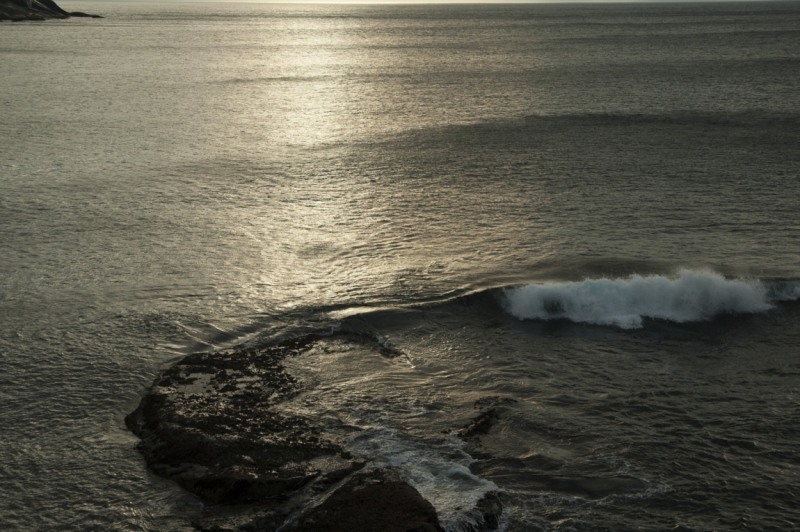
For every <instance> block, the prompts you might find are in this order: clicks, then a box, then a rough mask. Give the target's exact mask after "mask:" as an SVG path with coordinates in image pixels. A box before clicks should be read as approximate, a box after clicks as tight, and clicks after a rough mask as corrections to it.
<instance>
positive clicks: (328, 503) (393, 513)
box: [286, 469, 442, 532]
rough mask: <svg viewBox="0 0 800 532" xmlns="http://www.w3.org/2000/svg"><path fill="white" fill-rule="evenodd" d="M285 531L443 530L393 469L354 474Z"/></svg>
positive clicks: (431, 509)
mask: <svg viewBox="0 0 800 532" xmlns="http://www.w3.org/2000/svg"><path fill="white" fill-rule="evenodd" d="M286 530H287V532H288V531H292V532H373V531H375V530H380V531H381V532H442V527H441V526H439V519H438V517H437V516H436V510H435V509H434V507H433V506H432V505H431V503H429V502H428V501H426V500H425V499H423V498H422V495H420V494H419V492H418V491H417V490H415V489H414V488H413V487H411V486H410V485H408V484H407V483H406V482H404V481H403V480H401V479H400V478H399V477H398V476H397V475H396V474H395V473H394V471H393V470H391V469H381V470H377V471H372V472H369V473H363V474H358V475H355V476H353V477H352V478H351V479H350V480H349V481H348V482H347V483H346V484H345V485H344V486H342V487H341V488H339V489H338V490H336V491H335V492H334V493H333V494H332V495H331V496H330V497H328V498H327V499H326V500H325V501H324V502H323V503H322V504H320V505H319V506H317V507H315V508H313V509H312V510H311V511H309V512H306V513H305V514H303V515H302V516H300V518H299V519H297V520H296V521H295V522H293V523H291V524H290V525H289V526H288V527H287V528H286Z"/></svg>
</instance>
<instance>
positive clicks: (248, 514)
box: [125, 333, 441, 532]
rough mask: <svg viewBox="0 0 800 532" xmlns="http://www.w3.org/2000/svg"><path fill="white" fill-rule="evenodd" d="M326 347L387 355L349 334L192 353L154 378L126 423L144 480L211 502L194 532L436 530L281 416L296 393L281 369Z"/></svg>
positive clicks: (421, 504)
mask: <svg viewBox="0 0 800 532" xmlns="http://www.w3.org/2000/svg"><path fill="white" fill-rule="evenodd" d="M333 336H335V339H336V341H338V342H341V341H346V342H353V343H358V344H359V345H360V346H362V347H367V348H368V349H372V350H373V351H374V352H375V355H376V356H391V355H392V353H391V352H389V351H387V347H386V346H385V345H383V344H382V343H380V341H376V340H375V338H372V337H367V336H364V335H359V334H353V333H337V334H335V335H321V334H310V335H307V336H304V337H301V338H296V339H291V340H287V341H284V342H281V343H279V344H277V345H273V346H271V347H266V348H262V349H242V350H232V351H223V352H217V353H197V354H193V355H189V356H188V357H186V358H184V359H183V360H181V361H179V362H178V363H177V364H175V365H174V366H172V367H171V368H169V369H168V370H166V371H165V372H164V373H163V374H162V375H161V376H159V377H158V378H157V379H156V381H155V383H154V384H153V386H152V388H151V390H150V392H149V393H148V394H147V395H145V397H144V398H143V399H142V401H141V403H140V404H139V406H138V407H137V408H136V410H135V411H134V412H132V413H131V414H130V415H128V416H127V417H126V418H125V423H126V425H127V426H128V428H129V429H130V430H131V431H133V432H134V433H135V434H136V435H137V436H139V437H140V438H141V442H140V443H139V444H138V449H139V451H140V452H141V453H142V455H143V456H144V458H145V461H146V462H147V465H148V467H149V468H150V469H152V470H153V471H154V472H155V473H157V474H158V475H161V476H163V477H166V478H170V479H172V480H174V481H175V482H177V483H178V484H180V485H181V486H183V487H184V488H186V489H187V490H188V491H190V492H192V493H194V494H196V495H198V496H200V497H202V498H203V499H205V500H206V501H207V502H209V503H211V506H210V507H208V509H207V511H206V514H205V515H204V516H203V517H202V518H201V519H199V520H198V521H196V522H195V523H194V525H195V527H196V528H198V529H200V530H208V531H212V530H213V531H215V532H220V531H225V530H228V531H237V530H238V531H245V530H259V531H272V530H276V529H278V528H279V527H282V526H283V527H284V528H283V529H285V530H290V529H291V530H298V531H304V532H312V531H316V530H348V531H359V530H364V531H366V530H383V531H395V530H396V531H399V532H406V531H411V530H418V531H420V532H422V531H425V532H433V531H437V530H441V529H440V528H439V523H438V520H437V517H436V511H435V510H434V508H433V506H431V504H430V503H429V502H428V501H426V500H425V499H423V498H422V496H421V495H420V494H419V493H418V492H417V491H416V490H415V489H414V488H413V487H412V486H410V485H409V484H407V483H406V482H404V481H403V480H401V479H400V478H399V477H398V476H397V475H396V474H394V473H392V472H390V471H389V470H386V469H382V470H369V471H368V472H362V473H357V472H359V471H361V470H362V469H363V470H364V471H367V470H368V469H370V468H365V462H364V461H362V460H359V459H358V458H357V457H353V456H351V455H350V454H349V453H347V452H345V451H343V449H342V447H341V444H340V442H338V441H336V439H335V438H334V437H333V436H330V435H329V434H327V433H326V432H325V430H323V427H321V426H319V425H318V424H317V423H316V422H315V420H313V419H309V418H307V417H302V416H298V415H293V414H289V413H287V410H286V409H281V405H283V404H284V403H286V402H287V401H291V400H292V398H293V397H295V396H296V395H297V394H298V393H299V392H300V391H301V384H300V383H298V382H297V381H296V379H295V378H294V377H292V375H290V374H289V373H288V372H286V371H285V368H284V361H285V360H286V359H287V358H288V357H298V356H302V355H303V354H304V353H306V352H308V351H309V350H311V349H317V348H319V349H325V348H326V345H325V342H327V341H329V339H331V338H332V337H333ZM320 501H322V503H321V504H318V503H319V502H320ZM308 508H313V509H311V510H308ZM303 512H305V513H303ZM298 515H299V518H298V517H297V516H298ZM287 520H288V521H287ZM286 527H291V528H286Z"/></svg>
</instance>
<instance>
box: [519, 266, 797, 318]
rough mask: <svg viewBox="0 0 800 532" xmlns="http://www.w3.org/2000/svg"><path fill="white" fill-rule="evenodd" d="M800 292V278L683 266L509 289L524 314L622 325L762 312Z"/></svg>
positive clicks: (528, 316)
mask: <svg viewBox="0 0 800 532" xmlns="http://www.w3.org/2000/svg"><path fill="white" fill-rule="evenodd" d="M798 298H800V283H797V282H783V283H775V284H773V285H771V286H767V285H765V284H764V283H763V282H761V281H758V280H744V279H726V278H725V277H723V276H722V275H719V274H716V273H712V272H698V271H692V270H681V271H680V272H679V273H678V275H677V277H675V278H669V277H664V276H660V275H651V276H647V277H643V276H641V275H633V276H631V277H630V278H628V279H587V280H584V281H581V282H570V283H545V284H532V285H527V286H521V287H516V288H509V289H506V290H505V307H506V310H507V312H509V313H510V314H511V315H513V316H515V317H517V318H519V319H540V320H549V319H559V318H566V319H569V320H572V321H576V322H584V323H594V324H598V325H616V326H618V327H621V328H623V329H635V328H639V327H641V326H642V319H643V318H656V319H664V320H670V321H674V322H678V323H684V322H690V321H702V320H708V319H710V318H712V317H714V316H716V315H717V314H725V313H751V312H763V311H766V310H769V309H770V308H772V307H773V302H775V301H787V300H796V299H798Z"/></svg>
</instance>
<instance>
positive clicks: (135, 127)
mask: <svg viewBox="0 0 800 532" xmlns="http://www.w3.org/2000/svg"><path fill="white" fill-rule="evenodd" d="M65 7H66V8H67V9H68V10H81V11H87V12H92V13H94V12H99V13H101V14H103V15H105V16H106V18H105V19H102V20H84V19H74V20H67V21H48V22H45V23H24V24H23V23H19V24H10V23H9V24H2V25H0V64H2V76H0V102H2V109H3V112H2V113H1V114H0V139H1V140H2V143H0V190H2V194H0V235H1V236H0V252H2V257H3V259H2V260H0V327H1V328H0V361H1V363H2V367H3V372H2V374H0V401H2V402H1V403H0V426H2V427H3V428H2V434H3V436H2V440H0V472H1V473H0V492H2V495H3V499H4V501H5V502H4V504H3V505H2V508H0V528H2V529H4V530H33V529H36V530H49V529H58V530H93V529H97V530H167V529H168V530H174V529H178V528H180V527H186V523H187V519H186V518H187V516H192V515H197V513H198V512H199V511H200V508H201V503H200V502H199V501H198V500H196V499H195V498H194V497H192V496H190V495H188V494H186V493H183V492H182V491H180V490H179V489H178V488H176V487H175V486H174V485H173V484H171V483H170V482H168V481H165V480H162V479H159V478H157V477H154V476H153V475H151V474H149V473H148V472H147V471H146V469H145V467H144V464H143V461H142V460H141V458H140V457H139V455H138V453H137V452H136V451H135V449H134V445H135V443H136V438H135V437H134V436H133V435H131V434H129V433H128V432H127V431H126V430H125V428H124V425H123V423H122V418H123V417H124V415H125V414H126V413H128V412H130V411H131V410H132V409H133V408H134V407H135V405H136V404H137V403H138V400H139V398H140V397H141V395H142V394H143V393H144V391H145V390H146V387H147V386H148V385H149V384H150V382H152V379H153V378H154V376H155V375H156V374H157V373H158V372H159V371H160V370H161V369H163V368H165V367H167V366H168V365H169V364H170V363H172V362H174V361H175V360H177V359H179V358H180V357H181V356H183V355H185V354H186V353H189V352H192V351H196V350H201V349H202V350H207V349H214V348H220V347H227V346H232V345H236V344H239V343H242V342H250V343H255V344H258V343H262V342H265V341H269V339H271V338H275V337H278V336H280V335H284V334H296V333H299V332H300V331H303V330H306V329H309V328H316V327H325V328H327V327H336V324H337V323H338V322H342V321H343V320H344V321H345V322H347V323H350V321H354V320H355V321H357V322H358V323H361V321H359V320H364V323H365V325H364V326H365V327H369V328H370V329H371V330H372V329H374V330H376V331H378V332H379V333H380V334H381V335H382V336H383V337H386V338H388V341H389V342H390V343H391V344H392V345H393V346H395V347H396V348H397V349H399V350H400V351H402V352H403V353H404V357H400V358H398V359H393V360H391V361H388V360H383V359H378V360H372V359H369V360H367V358H368V357H367V356H366V355H364V354H363V353H362V354H361V355H359V353H358V352H350V351H347V350H345V351H343V352H342V353H339V354H338V355H337V354H336V351H335V350H334V352H333V353H332V354H329V355H327V358H326V357H325V356H322V355H320V356H319V359H318V360H316V359H309V361H308V363H307V364H304V363H303V360H300V359H298V360H297V364H299V365H298V367H296V368H295V369H294V371H296V372H297V374H298V375H316V377H315V379H316V380H314V379H312V380H310V381H309V382H316V383H317V384H316V385H315V386H313V387H310V388H309V391H308V394H309V402H308V404H309V405H310V406H309V408H312V409H316V410H314V412H315V415H318V416H321V417H326V416H327V417H326V419H330V421H331V424H332V425H331V426H335V425H336V423H338V422H340V421H341V420H345V421H347V422H348V423H350V424H352V425H355V426H359V427H360V428H361V429H362V430H360V431H358V433H357V434H351V435H350V436H347V437H348V438H352V441H351V442H350V443H349V445H351V446H352V448H353V449H356V450H359V451H360V452H362V453H366V454H368V455H370V456H372V457H373V458H374V459H375V460H377V461H385V462H387V463H396V464H401V465H403V467H404V470H405V471H406V475H407V476H408V478H409V479H410V480H411V481H412V482H413V483H415V485H416V486H417V487H418V488H419V489H420V490H421V491H423V493H425V494H426V495H427V496H428V497H429V498H431V500H432V501H434V503H435V504H436V505H437V508H438V509H439V511H440V514H441V515H442V516H443V519H444V520H445V522H446V523H447V524H448V526H450V528H451V529H457V526H458V524H459V523H460V522H464V520H466V519H469V516H468V515H467V513H468V512H466V511H465V510H463V508H465V507H467V506H468V505H469V502H470V500H472V499H473V498H474V497H475V495H476V493H479V492H480V491H481V490H484V489H486V488H487V486H488V487H491V486H496V487H497V488H499V489H501V490H505V492H506V497H507V508H506V521H505V522H504V526H506V528H507V530H537V529H538V528H536V527H540V528H543V529H551V530H571V529H575V530H604V529H608V530H624V529H633V528H637V527H641V528H645V529H660V528H667V527H670V528H672V527H674V526H678V525H681V526H684V527H686V528H687V529H693V530H711V529H714V530H719V529H726V528H730V529H748V528H752V529H758V530H764V529H769V528H770V527H772V528H773V529H787V528H793V527H797V526H800V525H799V522H800V516H798V513H797V511H796V510H795V509H794V504H793V503H792V500H793V498H794V495H795V492H796V491H797V489H798V484H797V480H796V476H797V467H798V464H800V456H798V453H797V451H796V442H797V436H798V435H797V432H796V430H795V428H794V423H793V422H792V420H793V419H795V418H796V416H797V408H798V402H797V401H798V398H797V389H798V383H799V382H800V381H798V377H799V376H800V371H798V368H799V367H800V362H798V355H800V352H798V348H797V347H796V346H797V345H798V336H799V335H800V330H798V320H797V318H798V312H800V308H798V306H797V303H796V301H795V300H796V299H797V280H798V279H800V237H799V236H798V235H800V215H798V213H797V205H799V204H800V180H798V168H800V151H798V150H797V146H798V145H800V128H798V113H799V112H800V91H798V80H800V52H799V51H800V33H798V32H797V29H796V28H797V27H798V22H800V10H798V6H797V4H796V3H759V4H751V3H741V4H739V3H737V4H710V5H697V4H692V5H567V6H558V5H531V6H497V7H493V6H372V7H371V6H360V7H355V6H273V5H258V4H235V5H233V4H226V5H222V4H208V5H177V4H173V5H154V4H117V3H108V4H106V3H103V4H91V5H89V4H86V5H82V4H77V3H76V4H72V3H65ZM682 270H684V273H683V274H682V273H680V272H681V271H682ZM632 275H638V276H640V277H639V279H643V281H642V283H644V284H641V283H640V285H638V287H639V288H638V289H636V288H634V289H630V288H629V287H630V286H631V283H634V282H635V280H636V279H637V278H636V277H633V278H631V277H630V276H632ZM687 275H688V276H689V277H691V278H692V279H694V280H695V283H694V284H691V283H687V282H685V280H686V276H687ZM648 276H660V277H648ZM602 278H606V279H607V280H606V281H602V282H600V281H597V280H598V279H602ZM681 280H683V281H684V282H683V284H682V285H681V286H684V287H686V288H685V290H684V291H683V292H681V290H679V289H670V288H669V287H673V288H674V287H675V286H676V285H675V283H678V284H681ZM570 283H572V284H570ZM598 283H600V284H598ZM603 283H605V284H603ZM598 286H605V287H606V290H605V292H603V291H601V293H599V294H598V293H597V291H596V290H595V288H596V287H598ZM664 286H666V287H667V288H663V287H664ZM519 287H522V288H519ZM526 287H527V288H526ZM609 287H610V288H609ZM626 287H628V288H626ZM657 287H661V288H658V289H656V288H657ZM737 287H738V288H737ZM742 287H744V288H742ZM747 287H749V289H748V288H747ZM740 288H742V289H744V290H745V291H746V292H747V293H746V294H744V295H742V294H741V293H740V291H737V290H739V289H740ZM506 289H508V290H506ZM542 290H545V292H546V294H545V295H546V297H539V296H537V295H536V294H537V293H538V294H539V295H541V294H542V293H543V292H542ZM659 290H661V291H659ZM747 290H749V291H747ZM526 293H527V294H528V297H527V298H525V297H523V296H524V295H525V294H526ZM514 294H517V296H518V298H519V297H521V298H523V301H522V303H524V304H525V305H527V306H525V308H526V309H527V310H526V311H525V312H516V311H514V309H513V303H514V297H515V295H514ZM587 294H592V295H591V297H588V296H587ZM610 294H613V295H614V297H613V298H610V297H609V295H610ZM731 294H734V296H731ZM736 294H739V295H738V296H737V295H736ZM731 297H733V299H731ZM626 298H627V299H626ZM518 302H519V301H518ZM537 305H538V306H537ZM531 309H532V310H531ZM676 309H677V310H676ZM359 313H361V316H360V317H359V316H358V314H359ZM732 313H733V314H732ZM520 318H523V319H520ZM684 318H686V319H684ZM676 320H677V321H676ZM678 322H682V323H678ZM620 326H622V328H620ZM625 327H629V328H625ZM310 378H311V377H309V379H310ZM487 398H494V399H487ZM502 399H511V400H514V401H516V402H510V401H507V402H503V403H499V406H498V412H499V416H500V417H499V420H498V424H497V425H496V426H495V427H494V428H493V429H492V431H491V432H490V434H489V435H487V436H486V437H484V438H483V447H484V451H483V452H484V455H481V456H482V458H480V459H479V460H478V461H474V460H473V459H472V458H470V457H469V456H468V455H465V454H464V452H465V450H464V448H463V443H459V440H458V439H457V438H456V437H455V436H454V435H453V434H452V433H451V432H448V431H454V430H457V429H459V428H460V427H461V426H462V425H463V424H465V423H466V422H467V421H468V420H469V419H470V418H471V417H474V415H475V414H476V413H477V411H478V410H476V409H475V402H476V401H478V406H479V407H480V408H483V407H486V406H487V405H489V404H491V403H492V402H493V401H500V400H502ZM365 405H369V407H368V408H367V407H366V406H365ZM295 407H297V408H299V407H300V406H295ZM442 431H445V433H443V432H442ZM343 437H344V436H343ZM492 483H493V484H492ZM459 507H461V508H462V510H458V508H459Z"/></svg>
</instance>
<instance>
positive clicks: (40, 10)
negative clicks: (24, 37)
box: [0, 0, 103, 22]
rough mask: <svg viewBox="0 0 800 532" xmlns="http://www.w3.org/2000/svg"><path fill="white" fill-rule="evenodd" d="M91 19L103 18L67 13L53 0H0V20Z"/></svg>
mask: <svg viewBox="0 0 800 532" xmlns="http://www.w3.org/2000/svg"><path fill="white" fill-rule="evenodd" d="M70 16H75V17H91V18H103V17H101V16H100V15H88V14H86V13H80V12H76V13H68V12H66V11H64V10H63V9H61V8H60V7H59V6H58V4H56V3H55V2H54V1H53V0H30V1H28V0H0V20H11V21H15V22H21V21H25V20H47V19H51V18H69V17H70Z"/></svg>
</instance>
